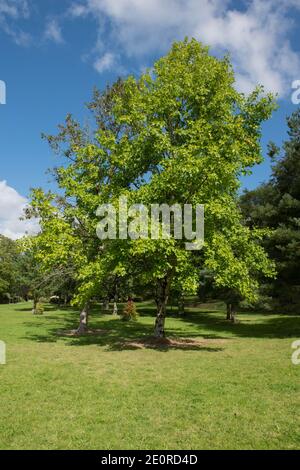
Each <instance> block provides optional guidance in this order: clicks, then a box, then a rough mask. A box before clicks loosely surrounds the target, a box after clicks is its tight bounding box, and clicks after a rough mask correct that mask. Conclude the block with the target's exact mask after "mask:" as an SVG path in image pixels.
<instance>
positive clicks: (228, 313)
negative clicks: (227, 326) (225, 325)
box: [226, 304, 231, 321]
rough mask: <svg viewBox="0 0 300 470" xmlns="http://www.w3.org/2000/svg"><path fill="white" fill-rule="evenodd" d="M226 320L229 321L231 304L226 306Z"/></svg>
mask: <svg viewBox="0 0 300 470" xmlns="http://www.w3.org/2000/svg"><path fill="white" fill-rule="evenodd" d="M226 309H227V310H226V311H227V313H226V320H229V321H230V320H231V304H226Z"/></svg>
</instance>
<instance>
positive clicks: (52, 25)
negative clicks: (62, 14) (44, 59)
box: [44, 19, 64, 44]
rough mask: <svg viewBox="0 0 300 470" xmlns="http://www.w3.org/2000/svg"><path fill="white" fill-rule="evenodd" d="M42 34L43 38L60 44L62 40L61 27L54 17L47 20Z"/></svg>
mask: <svg viewBox="0 0 300 470" xmlns="http://www.w3.org/2000/svg"><path fill="white" fill-rule="evenodd" d="M44 36H45V39H47V40H48V41H53V42H55V43H56V44H62V43H63V42H64V40H63V37H62V32H61V27H60V25H59V23H58V21H57V20H56V19H51V20H49V21H48V22H47V25H46V29H45V33H44Z"/></svg>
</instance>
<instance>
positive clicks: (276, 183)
mask: <svg viewBox="0 0 300 470" xmlns="http://www.w3.org/2000/svg"><path fill="white" fill-rule="evenodd" d="M287 123H288V129H289V130H288V135H289V139H288V140H287V141H286V142H285V143H284V144H283V148H282V152H280V149H278V148H276V146H275V145H274V144H271V145H270V148H269V150H270V152H269V153H270V156H271V157H272V158H273V160H274V165H273V168H272V176H271V179H270V181H269V182H268V183H265V184H263V185H261V186H260V187H258V188H257V189H255V190H253V191H246V192H245V194H244V195H243V196H242V198H241V207H242V210H243V213H244V216H245V220H246V222H247V224H248V226H249V227H262V228H270V229H271V230H272V232H271V235H270V236H269V237H267V238H265V239H264V240H263V246H264V248H265V249H266V251H267V252H268V254H269V256H270V257H271V258H272V259H274V260H275V261H276V268H277V271H278V276H277V279H276V280H274V282H272V283H269V284H268V285H265V286H264V289H263V292H264V293H267V294H268V295H269V296H271V297H272V298H273V299H275V305H276V302H277V305H278V306H279V307H280V308H282V307H284V308H285V309H287V310H289V309H293V310H296V309H298V308H299V306H300V271H299V266H300V110H297V111H296V112H294V113H293V114H292V115H291V117H289V118H288V119H287Z"/></svg>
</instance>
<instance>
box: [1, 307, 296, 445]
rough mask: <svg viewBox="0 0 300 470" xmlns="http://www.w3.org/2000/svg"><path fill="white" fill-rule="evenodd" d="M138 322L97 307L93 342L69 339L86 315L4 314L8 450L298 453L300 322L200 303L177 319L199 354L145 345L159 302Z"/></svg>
mask: <svg viewBox="0 0 300 470" xmlns="http://www.w3.org/2000/svg"><path fill="white" fill-rule="evenodd" d="M139 310H140V311H141V313H142V315H141V317H140V318H139V321H138V322H133V323H124V322H122V321H120V320H119V319H118V318H113V317H112V316H110V315H103V314H101V313H100V312H99V311H97V310H96V311H95V312H94V313H93V315H92V318H91V327H93V328H98V329H101V330H104V331H103V332H102V334H100V335H98V336H85V337H81V338H74V337H67V336H63V335H61V334H58V331H59V330H68V329H71V328H73V327H74V326H76V323H77V312H76V311H74V310H72V309H66V310H56V309H55V308H53V307H49V308H48V309H47V311H46V313H45V314H44V315H43V316H39V317H34V316H33V315H32V314H31V311H30V305H29V304H28V305H27V304H18V305H11V306H6V305H3V306H0V339H1V340H4V341H5V342H6V344H7V364H6V365H5V366H0V393H1V395H0V396H1V401H0V448H1V449H153V450H154V449H281V448H283V449H296V448H299V442H300V422H299V409H300V393H299V392H300V366H295V365H293V364H292V362H291V353H292V349H291V343H292V341H293V340H294V339H298V338H300V317H296V316H283V315H282V316H281V315H262V314H240V316H239V318H240V323H239V324H237V325H231V324H229V323H227V322H226V321H225V320H224V312H223V311H220V310H218V311H213V310H207V309H206V310H205V308H202V309H201V310H199V308H197V307H194V308H191V309H189V310H188V314H187V316H186V317H185V318H173V317H171V318H169V319H168V320H167V329H168V334H169V335H170V336H171V337H172V336H174V337H181V338H192V339H193V340H196V339H198V340H200V342H199V343H197V344H195V345H194V346H189V345H187V346H185V347H184V345H183V346H182V347H181V346H180V345H178V347H172V348H168V347H161V348H156V347H154V346H153V347H151V346H150V347H148V348H144V349H140V348H139V347H138V346H136V345H135V341H136V339H139V338H142V337H147V336H149V335H151V333H152V327H153V311H154V308H153V306H152V305H151V304H143V305H141V306H139Z"/></svg>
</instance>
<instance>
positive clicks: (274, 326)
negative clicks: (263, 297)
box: [180, 311, 300, 339]
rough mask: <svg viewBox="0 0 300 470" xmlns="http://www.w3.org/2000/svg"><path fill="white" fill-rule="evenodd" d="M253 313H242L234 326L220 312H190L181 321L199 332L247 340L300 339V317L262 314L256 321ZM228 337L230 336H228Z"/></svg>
mask: <svg viewBox="0 0 300 470" xmlns="http://www.w3.org/2000/svg"><path fill="white" fill-rule="evenodd" d="M255 315H256V314H253V319H252V318H251V313H249V312H241V313H239V314H238V316H237V318H238V323H236V324H233V323H232V322H229V321H227V320H225V313H224V317H223V318H222V317H221V316H220V312H216V311H203V312H188V313H187V315H186V316H183V317H181V318H180V321H181V322H183V323H185V324H189V326H191V327H194V328H195V327H196V328H198V330H201V332H203V330H208V331H213V332H214V334H215V333H217V334H218V335H224V334H225V335H226V336H227V335H228V333H229V334H230V335H233V336H236V337H245V338H265V339H268V338H270V339H271V338H273V339H274V338H278V339H283V338H293V337H300V316H295V315H293V316H291V315H290V316H289V315H278V314H277V315H275V314H268V313H265V314H260V318H259V319H256V320H258V321H256V322H255ZM227 337H228V336H227Z"/></svg>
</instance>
